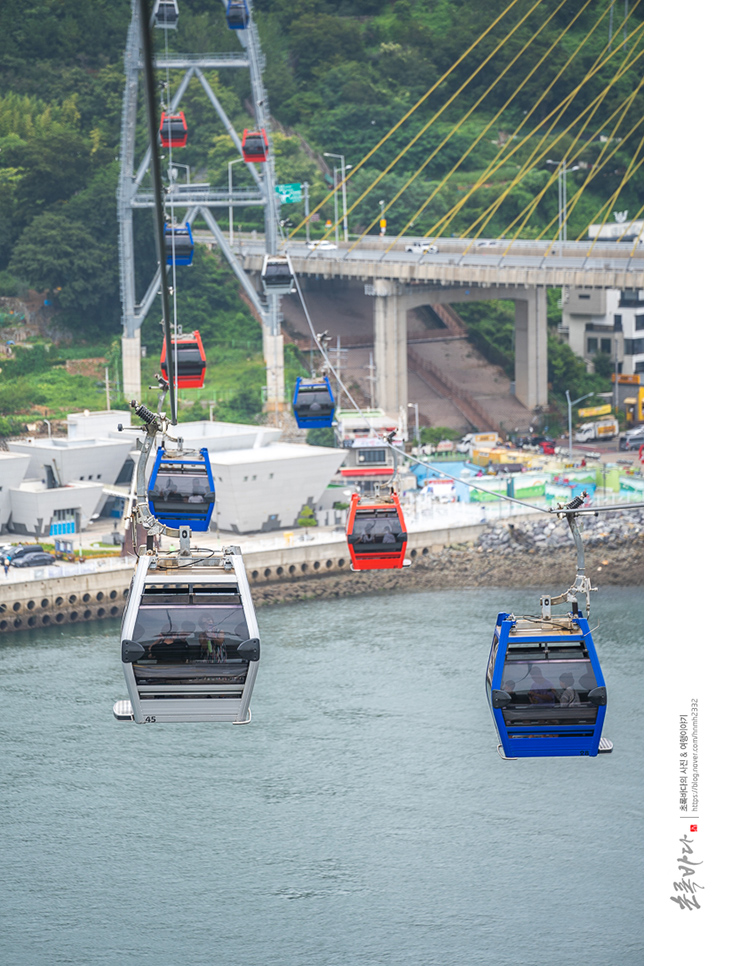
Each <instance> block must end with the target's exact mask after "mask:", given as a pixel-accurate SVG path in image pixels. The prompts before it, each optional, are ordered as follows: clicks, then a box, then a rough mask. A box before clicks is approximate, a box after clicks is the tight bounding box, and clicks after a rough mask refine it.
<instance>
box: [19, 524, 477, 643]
mask: <svg viewBox="0 0 730 966" xmlns="http://www.w3.org/2000/svg"><path fill="white" fill-rule="evenodd" d="M484 528H485V524H483V523H480V524H478V525H470V526H455V527H448V528H443V529H438V530H431V531H426V532H416V533H413V534H410V535H409V537H408V553H409V555H410V557H411V559H412V560H415V559H417V558H418V557H421V556H427V555H428V554H429V553H436V552H438V551H439V550H442V549H443V548H444V547H448V546H451V545H453V544H463V543H473V542H474V541H475V540H477V539H478V537H479V536H480V535H481V534H482V533H483V531H484ZM201 536H202V535H201ZM330 536H331V537H332V539H330V540H325V541H322V540H321V539H318V540H315V539H314V538H313V539H312V542H303V543H299V542H298V543H296V544H294V545H291V546H286V545H282V546H280V547H277V548H275V549H265V550H252V551H251V550H247V547H246V542H245V541H243V542H242V550H243V555H244V561H245V563H246V571H247V573H248V578H249V581H250V583H251V586H252V589H253V588H255V587H257V586H261V585H265V584H268V583H280V582H282V581H290V580H295V579H299V578H302V577H313V576H322V577H323V576H325V575H327V574H335V573H342V572H346V573H350V555H349V553H348V550H347V542H346V539H345V536H344V534H341V533H340V534H331V535H330ZM200 542H201V543H202V542H204V541H203V540H201V541H200ZM237 542H238V541H237V540H231V541H224V543H223V545H224V546H225V545H226V544H227V543H237ZM133 570H134V560H131V559H129V558H127V559H121V558H110V557H106V558H103V559H102V560H98V561H87V563H85V564H80V565H79V564H68V565H63V566H58V567H41V568H38V569H37V570H33V571H30V572H26V571H14V570H12V568H11V571H10V574H11V576H10V577H9V578H7V579H5V580H4V581H3V578H2V576H1V573H0V634H5V633H8V632H10V631H22V630H29V629H32V628H37V627H47V626H50V625H60V624H74V623H79V622H84V621H89V620H103V619H106V618H117V619H119V618H120V617H121V614H122V611H123V609H124V603H125V601H126V599H127V594H128V592H129V584H130V581H131V579H132V573H133Z"/></svg>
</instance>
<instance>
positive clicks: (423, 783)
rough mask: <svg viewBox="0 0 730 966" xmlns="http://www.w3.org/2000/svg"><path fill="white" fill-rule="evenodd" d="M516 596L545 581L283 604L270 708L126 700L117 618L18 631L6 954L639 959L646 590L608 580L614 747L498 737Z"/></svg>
mask: <svg viewBox="0 0 730 966" xmlns="http://www.w3.org/2000/svg"><path fill="white" fill-rule="evenodd" d="M499 610H508V611H509V610H514V611H515V612H519V613H535V612H536V611H537V610H538V605H537V591H529V592H527V591H518V592H515V591H501V592H500V591H498V590H495V589H490V590H486V591H485V590H479V591H474V590H464V591H458V592H454V591H444V592H437V593H428V594H423V593H418V594H393V595H389V596H377V597H358V598H350V599H345V600H335V601H320V602H314V603H306V604H296V605H291V606H281V607H277V608H262V609H261V610H260V611H259V623H260V625H261V637H262V660H261V667H260V670H259V674H258V678H257V681H256V687H255V690H254V695H253V701H252V709H253V721H252V723H251V724H250V725H249V726H247V727H234V726H231V725H221V724H219V725H203V724H196V725H158V726H154V725H152V726H138V725H135V724H128V723H120V722H117V721H115V720H114V718H113V717H112V712H111V708H112V704H113V702H114V700H115V699H117V698H120V697H126V689H125V686H124V681H123V677H122V671H121V665H120V663H119V638H118V629H117V627H116V625H115V624H113V623H112V622H106V623H98V624H93V625H89V624H87V625H84V626H82V627H74V628H73V629H71V628H66V629H64V630H60V629H57V628H54V629H52V630H50V631H43V632H42V633H41V632H38V633H37V634H32V633H30V632H28V633H22V634H16V635H6V636H5V637H3V638H2V639H0V680H1V681H2V701H1V703H0V741H2V748H3V755H2V766H1V767H0V778H1V779H2V783H3V788H4V790H5V794H4V796H3V802H2V806H1V808H2V836H0V869H1V870H2V872H1V874H2V878H3V880H4V886H5V888H4V890H3V891H4V898H3V901H2V919H3V928H2V934H1V935H0V960H2V961H3V962H6V963H9V964H13V966H21V964H32V966H41V964H42V966H45V964H54V966H55V964H61V963H64V964H65V963H73V964H77V966H81V964H87V963H89V964H109V963H112V962H114V963H134V964H135V966H148V964H150V966H151V964H155V966H168V964H169V966H173V964H174V966H198V964H201V966H203V964H205V966H210V964H214V966H228V964H231V966H238V964H244V963H250V964H254V966H371V964H372V966H375V964H377V966H381V964H383V966H385V964H387V966H431V964H434V966H437V964H438V966H472V964H474V966H476V964H480V966H481V964H489V966H523V964H524V966H537V964H539V966H573V964H583V963H590V964H591V966H604V964H605V966H616V964H617V963H620V964H622V966H634V964H636V966H638V964H640V963H641V962H642V960H643V956H642V951H641V948H642V947H641V942H642V888H643V885H642V871H641V870H642V848H643V841H642V798H643V788H642V746H643V736H642V726H643V720H642V711H643V705H642V700H643V681H642V641H643V631H642V594H641V591H639V590H633V589H618V588H606V589H604V590H601V591H600V593H599V594H597V595H596V596H595V597H594V600H593V609H592V613H591V618H592V621H591V622H592V624H593V625H594V634H595V638H596V643H597V646H598V648H599V654H600V656H601V661H602V666H603V669H604V673H605V677H606V680H607V684H608V689H609V705H608V715H607V719H606V720H607V725H606V727H605V729H604V734H606V736H607V737H610V738H611V739H612V740H613V741H614V746H615V750H614V753H613V754H612V755H605V756H600V757H599V758H597V759H582V758H571V759H564V760H552V761H541V760H527V761H515V762H504V761H502V760H501V759H500V758H499V756H498V754H497V750H496V745H497V742H496V736H495V733H494V729H493V726H492V722H491V717H490V715H489V710H488V707H487V703H486V697H485V693H484V670H485V665H486V659H487V649H488V645H489V641H490V637H491V632H492V628H493V625H494V619H495V616H496V614H497V612H498V611H499Z"/></svg>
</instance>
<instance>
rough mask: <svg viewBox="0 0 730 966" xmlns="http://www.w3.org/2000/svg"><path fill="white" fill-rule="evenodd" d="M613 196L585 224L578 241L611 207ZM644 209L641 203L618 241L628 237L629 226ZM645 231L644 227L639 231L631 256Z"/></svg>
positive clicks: (576, 238)
mask: <svg viewBox="0 0 730 966" xmlns="http://www.w3.org/2000/svg"><path fill="white" fill-rule="evenodd" d="M612 197H613V196H612ZM612 197H611V198H608V199H607V200H606V201H604V202H603V204H602V205H601V207H600V208H599V209H598V211H597V212H596V214H595V215H594V216H593V218H592V219H590V220H589V223H588V224H587V225H586V226H585V228H583V230H582V231H581V232H580V233H579V234H578V235H576V237H575V240H576V241H580V240H581V239H582V238H583V236H584V235H585V234H586V232H587V231H588V229H589V228H590V226H591V225H593V224H595V223H596V222H597V220H598V219H599V218H600V217H601V216H602V215H603V212H604V211H605V210H606V209H607V208H610V207H611V200H612ZM643 210H644V205H641V206H640V208H639V210H638V211H637V212H636V214H635V215H634V217H633V218H632V219H631V221H630V222H629V223H628V224H627V226H626V228H625V229H624V231H622V232H621V234H620V235H619V237H618V238H617V239H616V241H617V242H620V241H623V240H624V238H625V237H626V232H627V231H628V230H629V227H630V225H631V222H634V221H636V219H637V218H638V217H639V216H640V215H641V213H642V211H643ZM643 233H644V229H643V227H642V229H641V231H640V232H639V234H638V235H637V237H636V241H635V242H634V247H633V248H632V249H631V254H630V256H629V257H631V256H632V255H633V254H634V252H635V251H636V246H637V244H638V243H639V239H640V238H641V236H642V235H643ZM612 244H613V243H612Z"/></svg>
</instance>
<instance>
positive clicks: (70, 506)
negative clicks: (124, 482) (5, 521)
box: [9, 480, 103, 540]
mask: <svg viewBox="0 0 730 966" xmlns="http://www.w3.org/2000/svg"><path fill="white" fill-rule="evenodd" d="M102 498H103V486H102V484H101V483H90V482H83V483H82V482H77V483H69V484H67V485H66V486H58V487H54V488H48V487H47V486H46V485H45V483H44V482H43V481H42V480H24V481H23V482H22V483H21V484H20V485H19V486H17V487H15V488H13V489H11V490H10V507H11V517H10V526H9V529H11V530H12V532H13V533H14V534H17V535H18V536H24V537H35V538H36V540H38V539H40V538H41V537H48V536H51V537H57V536H66V535H70V534H73V533H77V532H78V530H79V527H80V528H81V529H82V530H83V528H84V527H85V526H87V525H88V524H89V522H90V521H91V520H92V519H93V517H94V514H95V512H96V508H97V506H98V505H99V503H100V501H101V500H102Z"/></svg>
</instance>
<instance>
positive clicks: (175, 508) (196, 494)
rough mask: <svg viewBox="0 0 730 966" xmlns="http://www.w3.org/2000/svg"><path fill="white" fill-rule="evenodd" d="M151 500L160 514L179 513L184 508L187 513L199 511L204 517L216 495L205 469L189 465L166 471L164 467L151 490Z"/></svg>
mask: <svg viewBox="0 0 730 966" xmlns="http://www.w3.org/2000/svg"><path fill="white" fill-rule="evenodd" d="M150 499H151V500H152V502H153V503H154V505H155V510H156V511H157V512H159V513H176V512H177V513H179V512H180V510H181V507H183V506H184V507H185V509H186V512H191V513H192V512H195V510H196V509H199V511H200V513H201V514H203V515H204V514H206V513H207V512H208V504H209V503H212V502H213V500H214V495H213V493H212V492H211V490H210V489H209V481H208V474H207V473H206V471H205V469H204V468H203V469H200V468H198V467H197V466H194V467H191V466H189V465H188V466H186V467H182V466H181V467H177V468H175V467H170V468H169V469H166V468H164V465H163V466H162V467H161V468H160V470H159V471H158V473H157V479H156V480H155V488H154V490H150Z"/></svg>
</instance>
